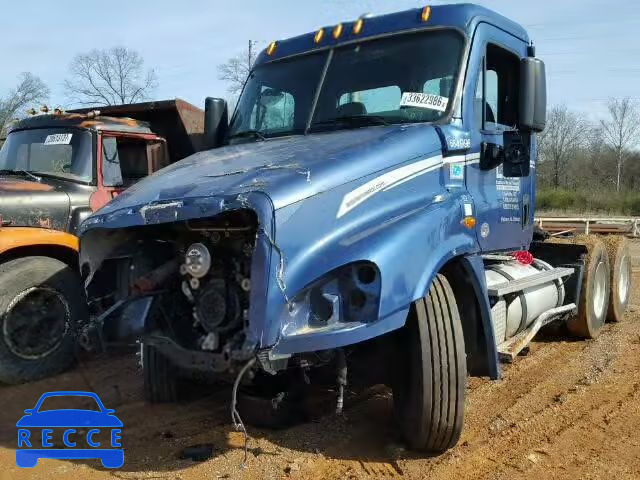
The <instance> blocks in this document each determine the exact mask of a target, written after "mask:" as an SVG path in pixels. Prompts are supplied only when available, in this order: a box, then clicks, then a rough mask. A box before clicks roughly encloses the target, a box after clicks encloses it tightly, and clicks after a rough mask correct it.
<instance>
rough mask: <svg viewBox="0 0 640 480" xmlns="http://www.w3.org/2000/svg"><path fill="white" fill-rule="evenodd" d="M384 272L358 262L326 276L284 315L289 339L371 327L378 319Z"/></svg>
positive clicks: (292, 303) (308, 289) (303, 291)
mask: <svg viewBox="0 0 640 480" xmlns="http://www.w3.org/2000/svg"><path fill="white" fill-rule="evenodd" d="M379 304H380V272H379V271H378V268H377V267H376V266H375V265H374V264H373V263H370V262H356V263H352V264H349V265H345V266H343V267H340V268H339V269H337V270H333V271H332V272H329V273H328V274H326V275H324V276H323V277H322V278H320V279H319V280H317V281H315V282H313V283H312V284H310V285H309V286H307V287H306V288H305V289H304V290H302V291H301V292H300V293H299V294H297V295H296V296H295V297H294V298H293V299H292V300H291V302H290V304H289V305H288V306H287V308H286V310H285V312H284V314H283V315H284V318H285V324H284V327H283V331H282V333H283V334H284V335H285V336H288V335H296V334H300V333H307V332H310V331H313V330H315V329H327V328H333V327H341V326H343V325H344V324H346V323H369V322H372V321H375V320H376V319H377V318H378V308H379Z"/></svg>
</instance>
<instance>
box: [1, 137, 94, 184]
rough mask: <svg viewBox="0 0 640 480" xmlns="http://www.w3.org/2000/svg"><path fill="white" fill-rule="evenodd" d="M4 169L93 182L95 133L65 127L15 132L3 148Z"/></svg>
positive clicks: (2, 160) (2, 169)
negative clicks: (92, 135)
mask: <svg viewBox="0 0 640 480" xmlns="http://www.w3.org/2000/svg"><path fill="white" fill-rule="evenodd" d="M0 171H15V172H20V171H27V172H32V173H34V174H42V175H51V176H55V177H60V178H65V179H69V180H75V181H80V182H86V183H90V182H91V181H92V180H93V155H92V141H91V133H90V132H88V131H85V130H77V129H65V128H43V129H34V130H18V131H15V132H11V133H10V134H9V135H8V136H7V141H6V142H5V143H4V145H3V146H2V149H1V150H0Z"/></svg>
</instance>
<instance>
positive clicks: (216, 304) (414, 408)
mask: <svg viewBox="0 0 640 480" xmlns="http://www.w3.org/2000/svg"><path fill="white" fill-rule="evenodd" d="M545 117H546V83H545V70H544V63H543V62H542V61H541V60H539V59H537V58H536V57H535V49H534V47H533V45H532V42H531V40H530V39H529V37H528V35H527V33H526V31H525V30H524V29H523V28H522V27H521V26H519V25H518V24H516V23H515V22H513V21H511V20H508V19H507V18H505V17H503V16H501V15H499V14H497V13H495V12H493V11H491V10H488V9H486V8H483V7H479V6H475V5H468V4H464V5H438V6H427V7H424V8H419V9H413V10H408V11H404V12H398V13H393V14H388V15H382V16H374V17H363V18H360V19H356V20H353V21H349V22H344V23H340V24H337V25H333V26H329V27H323V28H320V29H318V30H317V31H315V32H310V33H307V34H304V35H300V36H298V37H294V38H290V39H286V40H279V41H274V42H272V43H271V44H269V46H268V47H267V48H266V49H265V50H264V51H263V52H262V53H261V54H260V56H259V57H258V59H257V61H256V63H255V65H254V67H253V69H252V71H251V73H250V74H249V78H248V80H247V82H246V84H245V87H244V90H243V92H242V94H241V96H240V99H239V100H238V103H237V107H236V110H235V112H234V114H233V116H232V117H231V120H230V121H227V119H226V116H225V108H224V102H223V101H222V100H210V101H209V102H208V108H207V112H206V118H207V119H209V121H208V125H209V128H208V129H206V132H205V135H207V136H208V137H210V138H219V139H222V141H221V146H220V148H216V149H211V150H208V151H204V152H200V153H198V154H196V155H194V156H192V157H190V158H187V159H185V160H182V161H181V162H178V163H176V164H174V165H172V166H170V167H168V168H167V169H165V170H164V171H163V172H162V174H160V175H156V176H154V177H152V178H149V179H147V180H145V181H143V182H140V183H138V184H137V185H136V186H135V187H134V188H133V189H132V190H130V191H129V192H127V195H126V197H119V198H116V199H114V200H113V201H112V202H111V203H110V204H109V205H108V206H107V207H105V209H103V210H102V211H100V212H97V213H96V214H94V215H92V216H91V217H90V218H88V219H87V220H86V221H85V222H84V223H83V225H82V227H81V249H80V250H81V255H80V263H81V271H82V273H83V277H84V280H85V285H86V286H87V292H88V295H89V297H90V298H104V297H105V295H107V294H108V293H109V292H118V294H117V295H115V297H114V298H112V300H111V301H110V302H108V303H106V304H105V305H104V312H105V313H104V314H103V315H102V316H101V319H103V320H105V322H107V323H112V324H118V323H119V322H123V321H124V322H125V323H127V322H132V320H131V317H130V316H129V315H118V312H123V311H125V310H127V305H136V304H137V305H141V304H144V305H145V308H144V309H143V311H144V316H143V318H142V320H140V319H138V320H136V321H135V324H136V325H138V326H139V330H138V335H139V338H140V340H141V342H142V358H143V369H144V371H145V375H144V380H145V382H144V391H145V396H146V398H147V399H148V400H149V401H154V402H155V401H171V400H175V399H176V398H177V395H178V393H179V389H178V387H177V385H178V384H177V382H178V380H179V378H181V376H184V375H185V374H190V373H194V372H200V373H208V374H215V375H216V376H217V377H218V378H228V379H229V380H232V381H235V387H236V388H234V390H233V391H234V397H233V399H232V411H233V415H234V421H235V422H236V423H237V424H238V425H240V424H241V421H240V420H239V418H240V415H252V412H253V411H255V409H252V408H250V407H245V408H242V407H240V408H239V409H238V407H237V405H238V403H237V398H236V396H235V394H236V392H237V391H238V388H237V387H238V385H240V384H241V382H242V381H243V377H244V376H245V375H246V378H244V381H245V382H246V384H250V385H252V386H253V388H254V389H260V387H263V390H264V391H265V392H267V393H265V395H267V396H268V395H270V394H271V395H276V394H278V395H279V394H280V393H282V390H278V389H279V388H280V389H281V388H283V387H282V385H283V383H282V382H284V384H286V382H287V381H291V382H294V380H293V378H296V379H300V378H306V379H309V378H310V377H308V376H307V374H308V373H309V372H310V371H314V370H315V368H316V367H317V368H319V369H320V368H334V369H335V371H336V384H337V386H338V388H337V392H338V395H337V396H338V399H337V404H336V405H337V406H336V409H337V411H341V409H342V401H343V392H344V387H345V385H346V382H347V378H348V379H349V381H351V382H355V383H357V382H367V383H374V384H375V383H384V384H387V385H388V386H389V387H391V389H392V391H393V397H394V407H395V410H396V414H397V418H398V421H399V428H400V430H401V432H402V434H403V436H404V438H405V439H406V441H407V443H408V444H409V445H410V446H411V447H413V448H416V449H420V450H425V451H430V452H442V451H444V450H446V449H447V448H450V447H451V446H453V445H454V444H455V443H456V442H457V440H458V438H459V436H460V432H461V430H462V425H463V413H464V396H465V384H466V377H467V374H470V375H474V376H487V377H491V378H494V379H495V378H499V375H500V368H499V360H500V359H502V360H508V361H513V359H514V358H515V356H517V354H518V353H520V352H521V351H522V350H523V349H524V348H525V347H526V345H527V343H528V342H529V341H530V340H531V339H532V338H533V336H535V334H536V333H537V332H538V331H539V330H540V329H541V328H542V327H543V326H545V325H546V324H548V323H550V322H559V323H561V324H562V325H564V326H566V328H568V329H569V331H570V332H571V333H572V334H574V335H576V336H580V337H593V336H595V335H597V333H598V331H599V330H600V328H601V327H602V325H603V324H604V321H605V320H606V319H607V318H610V319H617V320H619V319H620V318H621V317H620V315H619V312H624V310H625V309H626V305H627V302H628V294H625V295H623V296H620V295H618V296H615V295H610V284H611V283H612V282H613V281H616V282H618V283H619V282H620V281H622V280H624V281H625V282H628V278H629V275H628V272H629V270H628V268H629V263H628V261H627V262H626V263H625V262H624V261H623V260H621V259H624V258H628V255H627V256H626V257H625V254H624V251H625V248H626V247H625V246H624V241H620V240H616V241H615V242H614V243H615V245H616V247H615V248H611V249H610V250H609V251H610V252H617V253H612V254H611V255H613V256H612V257H611V258H610V256H609V255H608V254H607V249H605V248H604V246H603V244H602V242H601V241H600V240H599V239H593V238H591V239H588V241H583V240H580V239H567V240H564V241H560V240H558V241H555V242H544V241H543V240H544V239H545V236H544V235H543V234H542V233H540V232H535V234H536V235H535V240H534V228H533V215H534V204H535V202H534V200H535V172H536V161H537V153H536V133H537V132H540V131H541V130H542V129H543V128H544V126H545ZM616 242H617V243H616ZM133 246H135V247H133ZM622 264H624V265H626V266H625V267H624V268H621V267H619V265H622ZM613 265H618V267H616V268H613ZM623 271H625V272H626V273H622V272H623ZM118 272H120V273H118ZM625 291H628V290H625ZM616 305H617V306H616ZM612 312H613V313H612ZM615 312H618V314H616V313H615ZM301 371H302V373H300V372H301ZM292 372H293V373H292ZM296 372H297V373H296ZM348 372H349V373H348ZM311 381H313V378H312V379H311ZM265 386H266V387H265ZM274 389H275V390H274ZM254 391H255V390H254ZM268 392H271V393H268ZM274 398H276V397H273V398H271V399H268V400H269V401H271V400H274ZM278 398H280V400H281V397H278ZM272 403H273V404H274V405H278V404H279V401H278V402H275V403H274V402H272ZM272 403H268V404H269V405H271V404H272Z"/></svg>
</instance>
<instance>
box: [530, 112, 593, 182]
mask: <svg viewBox="0 0 640 480" xmlns="http://www.w3.org/2000/svg"><path fill="white" fill-rule="evenodd" d="M590 131H591V128H590V125H589V124H588V122H587V121H586V120H585V119H584V118H583V117H582V116H581V115H579V114H576V113H574V112H570V111H569V110H567V107H566V106H564V105H558V106H555V107H553V108H552V109H551V110H550V111H549V114H548V115H547V126H546V128H545V129H544V132H542V134H540V136H539V137H538V142H539V151H540V160H541V162H542V164H543V166H544V169H545V170H550V175H551V182H550V183H551V185H552V186H553V187H554V188H558V187H559V186H560V184H561V183H563V182H564V183H566V172H567V166H568V164H569V161H570V160H571V158H572V156H573V155H575V154H576V153H577V152H578V151H579V150H580V149H581V148H582V147H583V146H584V145H585V144H586V143H587V141H588V139H589V137H590ZM545 164H546V165H545ZM547 165H548V166H547Z"/></svg>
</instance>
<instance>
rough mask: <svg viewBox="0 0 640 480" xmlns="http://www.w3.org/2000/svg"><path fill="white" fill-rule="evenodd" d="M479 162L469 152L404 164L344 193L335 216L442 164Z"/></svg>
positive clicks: (475, 154) (437, 156) (473, 154)
mask: <svg viewBox="0 0 640 480" xmlns="http://www.w3.org/2000/svg"><path fill="white" fill-rule="evenodd" d="M479 162H480V154H479V153H471V154H468V155H454V156H451V157H446V158H443V157H442V155H436V156H433V157H429V158H425V159H423V160H420V161H417V162H415V163H411V164H409V165H405V166H403V167H400V168H396V169H395V170H391V171H390V172H387V173H384V174H382V175H380V176H379V177H376V178H374V179H373V180H369V181H368V182H367V183H365V184H363V185H360V186H359V187H358V188H356V189H355V190H352V191H350V192H349V193H347V194H345V196H344V198H343V199H342V203H341V204H340V208H339V209H338V214H337V215H336V218H340V217H343V216H344V215H346V214H347V213H349V212H350V211H351V210H353V209H354V208H356V207H357V206H358V205H360V204H362V203H363V202H365V201H367V200H368V199H370V198H371V197H373V196H374V195H375V194H376V193H379V192H386V191H387V190H391V189H392V188H395V187H397V186H399V185H402V184H403V183H405V182H408V181H409V180H413V179H414V178H416V177H418V176H420V175H424V174H425V173H429V172H432V171H434V170H437V169H438V168H441V167H442V166H443V165H448V164H452V163H464V164H465V165H472V164H474V163H479Z"/></svg>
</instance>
